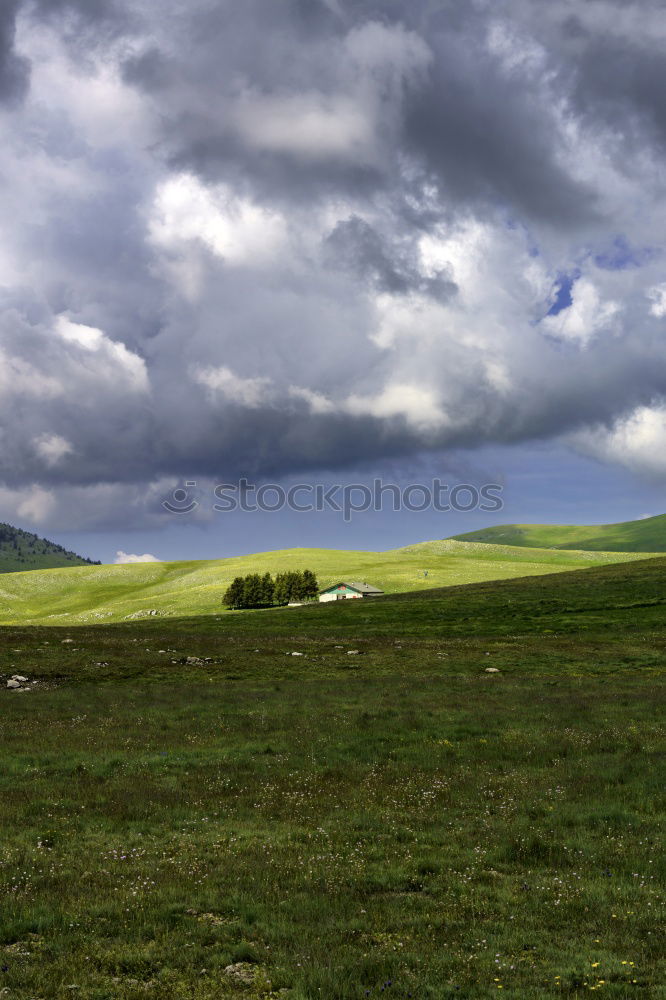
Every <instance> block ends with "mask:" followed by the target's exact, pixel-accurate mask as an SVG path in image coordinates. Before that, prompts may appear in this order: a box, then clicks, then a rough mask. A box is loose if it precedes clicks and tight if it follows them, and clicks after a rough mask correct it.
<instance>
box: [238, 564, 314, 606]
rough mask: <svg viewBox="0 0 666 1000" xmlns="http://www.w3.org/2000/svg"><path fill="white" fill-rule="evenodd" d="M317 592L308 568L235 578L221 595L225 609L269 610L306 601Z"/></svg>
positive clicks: (312, 574) (251, 574) (312, 575)
mask: <svg viewBox="0 0 666 1000" xmlns="http://www.w3.org/2000/svg"><path fill="white" fill-rule="evenodd" d="M318 593H319V584H318V583H317V577H316V576H315V575H314V573H313V572H312V571H311V570H309V569H304V570H302V571H301V570H293V571H291V572H289V573H278V574H277V576H276V577H275V579H273V577H272V576H271V574H270V573H264V575H263V576H260V575H259V573H250V574H248V576H237V577H236V578H235V580H234V581H233V582H232V583H231V584H230V585H229V587H228V588H227V591H226V593H225V595H224V604H226V606H227V607H228V608H270V607H272V606H273V605H274V604H280V605H283V604H289V603H290V602H291V601H309V600H312V599H313V598H315V597H316V596H317V595H318Z"/></svg>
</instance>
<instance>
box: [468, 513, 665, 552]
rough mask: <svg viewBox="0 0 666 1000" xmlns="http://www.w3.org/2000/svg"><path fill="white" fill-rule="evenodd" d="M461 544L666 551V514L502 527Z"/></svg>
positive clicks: (470, 534) (475, 533)
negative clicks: (603, 521) (617, 520)
mask: <svg viewBox="0 0 666 1000" xmlns="http://www.w3.org/2000/svg"><path fill="white" fill-rule="evenodd" d="M453 538H454V539H455V540H456V541H458V542H481V543H484V544H488V545H517V546H527V547H528V548H536V549H578V550H579V551H583V552H666V514H658V515H657V516H656V517H645V518H642V519H641V520H639V521H623V522H621V523H620V524H593V525H579V524H498V525H496V526H495V527H492V528H482V529H481V530H480V531H468V532H467V533H466V534H464V535H454V536H453Z"/></svg>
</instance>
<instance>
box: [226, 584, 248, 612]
mask: <svg viewBox="0 0 666 1000" xmlns="http://www.w3.org/2000/svg"><path fill="white" fill-rule="evenodd" d="M244 597H245V581H244V580H243V577H242V576H237V577H236V578H235V579H234V580H233V581H232V582H231V583H230V584H229V586H228V587H227V590H226V593H225V595H224V598H223V603H224V604H226V606H227V607H228V608H242V607H243V606H244V605H243V600H244Z"/></svg>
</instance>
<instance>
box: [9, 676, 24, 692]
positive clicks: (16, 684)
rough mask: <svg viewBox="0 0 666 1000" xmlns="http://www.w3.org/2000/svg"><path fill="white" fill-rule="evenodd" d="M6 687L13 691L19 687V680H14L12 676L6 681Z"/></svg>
mask: <svg viewBox="0 0 666 1000" xmlns="http://www.w3.org/2000/svg"><path fill="white" fill-rule="evenodd" d="M7 687H8V688H9V689H10V690H12V691H15V690H16V689H17V688H20V687H21V684H20V682H19V681H15V680H14V678H13V677H12V679H11V680H9V681H7Z"/></svg>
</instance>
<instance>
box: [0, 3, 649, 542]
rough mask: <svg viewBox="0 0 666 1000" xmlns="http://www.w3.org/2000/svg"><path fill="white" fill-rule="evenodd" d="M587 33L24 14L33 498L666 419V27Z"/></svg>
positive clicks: (7, 411) (572, 16)
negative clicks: (644, 411)
mask: <svg viewBox="0 0 666 1000" xmlns="http://www.w3.org/2000/svg"><path fill="white" fill-rule="evenodd" d="M575 7H577V8H578V9H574V5H573V4H570V3H567V2H564V0H562V2H557V3H553V4H548V5H544V4H541V3H537V2H534V0H512V2H510V3H507V4H503V5H490V4H487V3H483V2H480V0H479V2H472V3H468V4H461V3H458V2H456V3H453V2H452V3H432V2H430V0H413V2H411V3H407V2H406V0H385V2H381V3H380V2H378V0H359V2H356V3H353V4H352V3H347V2H346V0H285V2H281V3H279V4H278V3H266V2H265V0H247V2H244V3H242V4H238V3H232V2H231V0H218V2H209V0H205V2H204V0H190V2H188V3H187V4H186V3H184V2H182V0H165V2H164V3H162V4H160V5H154V4H150V3H148V2H147V0H145V2H144V0H29V2H28V0H25V2H24V3H23V4H22V5H21V6H20V7H19V4H18V3H15V2H12V0H10V2H5V4H4V5H3V6H2V8H1V9H0V101H2V102H3V113H2V115H1V116H0V127H2V128H3V129H4V131H3V134H2V146H1V147H0V174H1V176H2V185H1V186H0V211H1V212H2V217H3V228H2V231H1V232H0V286H1V287H2V294H1V295H0V351H1V352H2V353H1V355H0V389H2V392H1V393H0V443H2V452H0V478H1V479H2V481H3V482H4V483H5V484H6V486H8V487H10V488H11V489H12V490H13V491H15V492H16V495H17V496H18V495H19V494H21V496H23V493H21V491H23V492H25V491H26V490H31V489H33V488H34V487H35V485H36V486H38V487H39V488H40V489H42V488H43V489H44V490H47V491H48V490H62V489H66V488H68V487H72V488H76V489H84V490H89V491H93V493H94V491H97V492H96V493H94V496H95V497H96V498H98V499H99V497H100V495H101V494H100V493H99V491H100V490H103V489H107V487H108V489H111V490H116V489H118V490H122V489H130V488H133V485H132V484H137V483H141V482H153V483H154V482H156V481H162V480H168V479H170V478H171V479H174V480H177V479H181V478H193V479H194V478H197V476H202V477H204V476H205V477H210V478H216V477H220V478H227V479H229V478H231V479H233V478H235V477H238V476H240V475H247V476H251V477H253V478H257V477H261V476H270V477H272V478H277V477H279V476H280V475H283V474H285V475H286V474H288V473H291V472H298V471H309V472H313V471H314V470H316V469H318V468H326V469H333V468H344V467H346V466H350V465H354V464H355V465H358V464H362V463H364V462H368V463H372V462H376V461H378V460H388V459H391V458H396V457H397V458H399V457H401V456H402V457H406V456H409V455H411V454H413V453H415V452H417V451H419V450H422V449H428V448H431V449H433V448H445V447H474V446H477V445H479V444H481V443H484V442H488V441H498V442H518V441H522V440H528V439H531V438H534V437H540V438H546V439H548V438H553V437H557V436H561V435H563V434H572V433H579V432H584V431H585V430H586V429H589V428H599V427H601V428H612V427H613V426H614V425H615V423H616V422H617V421H618V420H619V419H620V420H621V419H622V418H624V417H625V416H626V415H629V414H631V413H632V412H634V411H635V410H636V409H637V408H640V407H647V408H652V409H654V411H655V413H657V417H658V413H659V407H660V406H661V402H662V400H663V399H664V398H666V348H665V347H664V343H665V342H664V338H663V323H664V320H665V318H666V274H665V272H664V264H663V262H664V256H663V221H664V220H663V207H664V206H663V193H662V189H661V184H662V181H661V179H660V173H659V171H660V164H661V162H662V156H663V140H664V137H665V136H666V119H665V118H664V106H663V100H662V95H663V92H664V86H665V85H666V61H665V60H664V57H663V55H662V52H661V45H660V40H659V37H658V32H659V21H658V16H659V6H658V5H651V4H646V5H638V4H634V3H625V4H623V5H615V6H614V5H612V4H610V3H604V2H600V3H598V4H594V5H587V6H585V7H580V6H579V5H575ZM17 15H18V19H17ZM611 15H612V16H611ZM646 18H647V20H646ZM649 18H653V21H649ZM17 24H18V32H17V31H16V25H17ZM662 33H663V32H662ZM30 62H31V63H32V78H31V87H30V90H29V91H28V79H29V68H30V67H29V63H30ZM21 99H22V100H21ZM628 143H631V144H632V156H631V158H628V157H627V155H626V151H627V148H628ZM613 247H614V248H616V249H615V251H613V253H611V251H610V250H609V248H613ZM617 248H620V251H621V252H620V251H618V250H617ZM624 248H631V253H629V250H628V249H627V250H626V252H625V249H624ZM629 258H630V259H631V265H632V266H631V267H629V266H628V261H629ZM573 274H575V275H576V281H575V282H572V286H571V294H570V297H569V299H568V300H567V301H566V302H564V301H562V302H558V308H556V309H553V308H552V307H553V303H554V301H555V298H556V296H557V287H558V280H560V279H561V277H562V275H573ZM0 490H1V487H0ZM93 493H91V494H90V495H91V496H92V495H93ZM12 495H13V494H12ZM77 495H78V494H77ZM105 496H106V500H104V501H103V502H102V501H100V503H101V510H103V512H104V513H103V515H100V516H101V517H104V518H106V517H110V516H111V515H110V513H109V510H110V500H109V499H108V498H109V496H110V494H108V493H107V494H105ZM113 496H114V497H115V496H116V494H115V493H114V494H113ZM38 501H39V503H41V502H42V501H41V499H40V497H38ZM30 502H31V503H32V501H30ZM36 502H37V501H36ZM77 502H78V501H77ZM81 502H82V503H83V501H81ZM31 509H32V508H31ZM86 523H90V517H89V516H87V520H86Z"/></svg>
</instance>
